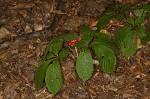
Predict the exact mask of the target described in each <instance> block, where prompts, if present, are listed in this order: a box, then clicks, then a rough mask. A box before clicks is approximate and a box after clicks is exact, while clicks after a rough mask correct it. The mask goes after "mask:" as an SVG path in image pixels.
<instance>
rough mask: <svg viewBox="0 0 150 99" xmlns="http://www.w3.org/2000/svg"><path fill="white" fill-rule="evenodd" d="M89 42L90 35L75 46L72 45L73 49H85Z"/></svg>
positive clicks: (90, 39)
mask: <svg viewBox="0 0 150 99" xmlns="http://www.w3.org/2000/svg"><path fill="white" fill-rule="evenodd" d="M91 41H92V36H91V35H85V36H84V37H83V39H82V40H81V41H80V42H78V43H77V44H75V45H74V47H77V48H83V47H86V46H88V44H89V43H90V42H91Z"/></svg>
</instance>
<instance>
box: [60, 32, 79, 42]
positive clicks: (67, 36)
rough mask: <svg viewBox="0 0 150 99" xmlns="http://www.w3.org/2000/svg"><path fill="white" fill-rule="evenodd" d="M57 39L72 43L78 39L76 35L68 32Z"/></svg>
mask: <svg viewBox="0 0 150 99" xmlns="http://www.w3.org/2000/svg"><path fill="white" fill-rule="evenodd" d="M59 38H60V39H63V40H65V41H72V40H74V39H77V38H78V34H77V33H75V32H69V33H66V34H62V35H60V36H59Z"/></svg>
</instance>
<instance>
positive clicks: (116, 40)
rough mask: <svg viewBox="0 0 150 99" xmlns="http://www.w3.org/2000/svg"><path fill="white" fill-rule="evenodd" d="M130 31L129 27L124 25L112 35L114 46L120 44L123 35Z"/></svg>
mask: <svg viewBox="0 0 150 99" xmlns="http://www.w3.org/2000/svg"><path fill="white" fill-rule="evenodd" d="M130 31H131V27H129V26H125V27H123V28H121V29H119V30H118V31H117V32H116V33H115V36H114V43H115V44H116V46H120V43H121V42H123V40H124V37H125V35H126V34H127V33H128V32H130Z"/></svg>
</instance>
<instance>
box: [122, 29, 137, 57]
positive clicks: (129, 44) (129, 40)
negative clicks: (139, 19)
mask: <svg viewBox="0 0 150 99" xmlns="http://www.w3.org/2000/svg"><path fill="white" fill-rule="evenodd" d="M136 49H137V39H136V33H135V31H130V32H128V33H127V35H126V36H125V37H124V40H123V42H121V51H122V53H123V55H124V56H125V57H129V56H131V55H133V54H134V53H135V51H136Z"/></svg>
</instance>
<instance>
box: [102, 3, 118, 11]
mask: <svg viewBox="0 0 150 99" xmlns="http://www.w3.org/2000/svg"><path fill="white" fill-rule="evenodd" d="M119 8H120V4H118V3H117V4H116V3H115V4H110V5H108V7H106V9H105V11H104V12H103V13H111V12H112V11H114V10H117V9H119Z"/></svg>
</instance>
